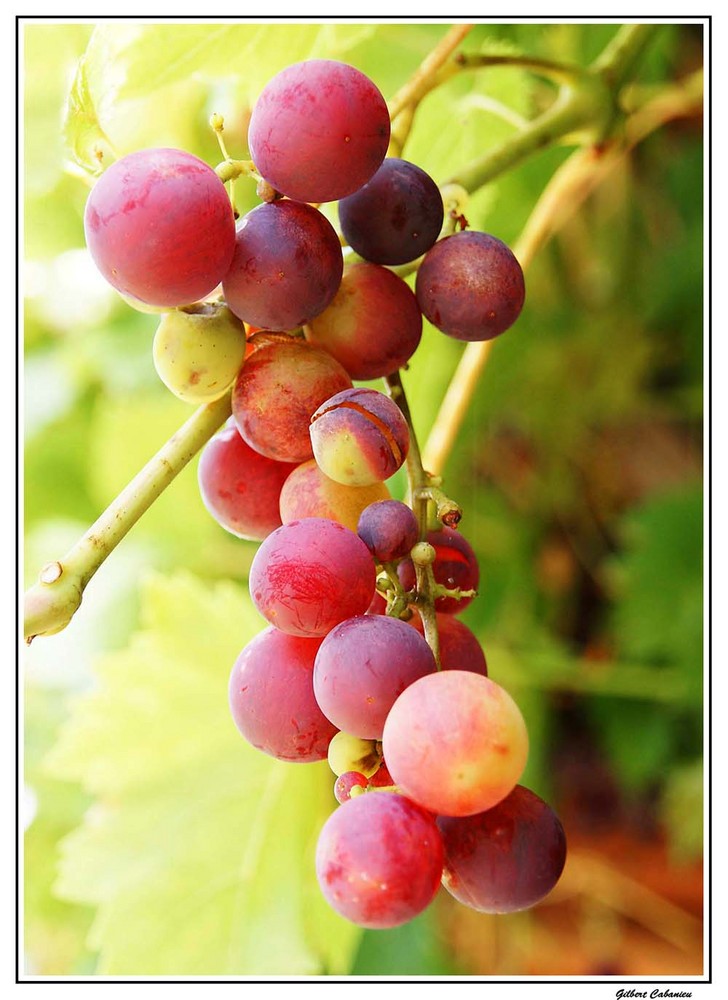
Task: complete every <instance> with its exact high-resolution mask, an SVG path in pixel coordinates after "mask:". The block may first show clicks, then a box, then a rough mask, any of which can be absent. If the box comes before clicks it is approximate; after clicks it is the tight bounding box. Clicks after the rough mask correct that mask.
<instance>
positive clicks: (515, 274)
mask: <svg viewBox="0 0 728 1000" xmlns="http://www.w3.org/2000/svg"><path fill="white" fill-rule="evenodd" d="M415 291H416V295H417V301H418V303H419V306H420V309H421V310H422V312H423V313H424V314H425V316H426V317H427V319H428V320H429V321H430V322H431V323H432V325H433V326H436V327H437V329H438V330H441V331H442V332H443V333H446V334H447V335H448V336H450V337H455V338H456V339H457V340H468V341H474V340H491V339H492V338H493V337H497V336H498V335H499V334H501V333H503V332H504V331H505V330H507V329H508V328H509V327H510V326H512V325H513V324H514V323H515V321H516V320H517V319H518V316H519V315H520V312H521V309H522V308H523V302H524V299H525V295H526V289H525V284H524V280H523V271H522V270H521V265H520V264H519V263H518V261H517V260H516V258H515V257H514V256H513V253H512V252H511V250H510V249H509V248H508V247H507V246H506V244H505V243H503V242H502V241H501V240H499V239H497V238H496V237H495V236H490V235H489V234H488V233H478V232H472V231H469V232H462V233H455V235H454V236H447V237H445V239H442V240H439V241H438V242H437V243H436V244H435V245H434V246H433V247H432V249H431V250H429V251H428V252H427V254H426V255H425V259H424V260H423V261H422V264H421V265H420V268H419V271H418V272H417V281H416V284H415Z"/></svg>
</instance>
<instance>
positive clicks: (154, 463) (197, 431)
mask: <svg viewBox="0 0 728 1000" xmlns="http://www.w3.org/2000/svg"><path fill="white" fill-rule="evenodd" d="M230 412H231V410H230V394H229V393H227V394H226V395H225V396H223V397H222V399H218V400H216V401H215V402H214V403H207V404H206V405H204V406H201V407H200V408H199V409H198V410H196V411H195V413H194V414H193V415H192V416H191V417H190V419H189V420H188V421H187V422H186V423H185V424H183V425H182V427H180V429H179V430H178V431H176V432H175V433H174V434H173V435H172V437H171V438H170V439H169V441H167V442H166V444H165V445H163V447H162V448H161V449H160V450H159V451H158V452H157V454H156V455H155V456H154V458H152V459H151V460H150V461H149V462H147V464H146V465H145V466H144V468H143V469H142V470H141V471H140V472H138V473H137V475H136V476H135V477H134V478H133V479H132V481H131V482H130V483H129V484H128V485H127V486H126V487H125V488H124V489H123V490H122V491H121V493H120V494H119V495H118V496H117V497H116V499H115V500H114V501H113V502H112V503H111V504H110V505H109V507H107V508H106V510H105V511H104V513H103V514H102V515H101V517H99V518H98V520H97V521H95V522H94V524H92V525H91V527H90V528H89V529H88V531H87V532H86V534H85V535H83V536H82V537H81V538H80V539H79V540H78V541H77V542H76V544H75V545H74V546H73V547H72V548H71V549H69V551H68V552H67V553H66V554H65V556H63V557H62V558H61V559H58V560H55V561H53V562H50V563H48V564H47V565H46V566H44V567H43V569H42V570H41V572H40V576H39V578H38V582H37V583H35V584H34V585H33V586H32V587H31V588H30V590H28V591H27V593H26V595H25V607H24V616H25V626H24V633H25V639H26V642H28V643H30V642H31V641H32V640H33V639H34V638H35V637H36V636H38V635H53V634H54V633H56V632H60V631H61V630H62V629H64V628H65V627H66V625H67V624H68V623H69V621H70V620H71V618H72V617H73V615H74V614H75V612H76V610H77V609H78V607H79V605H80V603H81V598H82V596H83V591H84V589H85V587H86V585H87V584H88V582H89V580H90V579H91V577H92V576H93V575H94V573H95V572H96V570H97V569H98V568H99V566H101V564H102V563H103V562H104V560H105V559H106V557H107V556H108V555H110V554H111V552H113V550H114V549H115V548H116V546H117V545H118V544H119V542H120V541H121V540H122V538H123V537H124V536H125V535H126V534H127V532H128V531H129V529H130V528H132V527H133V525H134V524H136V522H137V521H138V520H139V518H140V517H141V516H142V514H143V513H144V511H145V510H147V509H148V508H149V507H150V506H151V505H152V503H154V501H155V500H156V499H157V497H158V496H159V495H160V494H161V493H162V492H163V491H164V490H165V489H166V488H167V487H168V486H169V484H170V483H171V482H172V480H173V479H174V478H175V476H176V475H177V474H178V473H179V472H181V471H182V469H183V468H184V467H185V466H186V465H187V463H188V462H189V461H190V460H191V459H192V458H193V457H194V456H195V455H196V453H197V452H198V451H199V449H200V448H201V447H202V445H203V444H205V442H206V441H207V440H209V438H210V437H212V435H213V434H214V433H215V431H216V430H217V429H218V428H219V427H220V426H221V424H223V423H224V421H225V420H226V419H227V418H228V417H229V416H230Z"/></svg>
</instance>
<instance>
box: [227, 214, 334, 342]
mask: <svg viewBox="0 0 728 1000" xmlns="http://www.w3.org/2000/svg"><path fill="white" fill-rule="evenodd" d="M343 268H344V259H343V257H342V255H341V244H340V243H339V238H338V236H337V235H336V233H335V231H334V228H333V226H332V225H331V223H330V222H329V220H328V219H327V218H326V217H325V216H323V215H322V214H321V213H320V212H319V211H317V210H316V209H315V208H313V207H312V206H311V205H304V204H301V203H300V202H296V201H274V202H271V203H269V204H263V205H258V206H257V208H254V209H252V211H250V212H248V214H247V215H245V216H243V218H242V219H241V220H240V222H239V223H238V227H237V233H236V236H235V253H234V255H233V257H232V263H231V264H230V267H229V269H228V271H227V273H226V274H225V275H224V277H223V283H222V288H223V293H224V295H225V301H226V302H227V304H228V306H229V307H230V309H231V310H232V311H233V312H234V313H235V315H236V316H239V317H240V319H242V320H244V322H246V323H249V324H251V325H252V326H258V327H260V328H261V329H267V330H295V329H296V328H297V327H299V326H302V325H303V324H304V323H308V322H309V320H311V319H313V317H314V316H318V314H319V313H320V312H322V311H323V310H324V309H325V308H326V306H327V305H328V304H329V302H331V300H332V299H333V297H334V295H336V292H337V289H338V287H339V285H340V283H341V275H342V272H343Z"/></svg>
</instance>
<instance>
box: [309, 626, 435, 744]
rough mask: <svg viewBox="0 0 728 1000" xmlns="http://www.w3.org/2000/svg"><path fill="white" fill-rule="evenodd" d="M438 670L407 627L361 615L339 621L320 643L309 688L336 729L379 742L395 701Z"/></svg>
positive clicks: (426, 647) (427, 649)
mask: <svg viewBox="0 0 728 1000" xmlns="http://www.w3.org/2000/svg"><path fill="white" fill-rule="evenodd" d="M436 669H437V667H436V665H435V658H434V656H433V655H432V651H431V649H430V647H429V646H428V645H427V643H426V642H425V640H424V639H423V638H422V637H421V636H420V635H418V634H417V632H416V631H415V630H414V629H412V628H410V627H409V625H407V624H406V623H405V622H401V621H399V619H398V618H387V617H385V616H383V615H364V614H362V615H360V616H359V617H356V618H349V619H347V620H346V621H343V622H341V624H340V625H337V626H336V627H335V628H333V629H332V630H331V631H330V632H329V634H328V635H327V636H326V638H325V639H324V641H323V642H322V644H321V648H320V649H319V651H318V654H317V656H316V664H315V666H314V674H313V689H314V693H315V695H316V701H317V702H318V703H319V705H320V706H321V711H322V712H323V713H324V715H325V716H326V717H327V719H330V720H331V721H332V722H333V723H334V725H335V726H336V728H337V729H341V730H343V731H345V732H347V733H351V734H352V735H354V736H359V737H361V738H362V739H369V740H379V739H381V738H382V731H383V729H384V720H385V719H386V718H387V713H388V712H389V710H390V708H391V707H392V705H393V704H394V702H395V699H396V698H397V696H398V695H399V694H401V692H402V691H404V690H405V688H406V687H408V685H410V684H411V683H412V682H413V681H415V680H417V679H418V678H419V677H424V676H425V675H426V674H431V673H434V671H435V670H436Z"/></svg>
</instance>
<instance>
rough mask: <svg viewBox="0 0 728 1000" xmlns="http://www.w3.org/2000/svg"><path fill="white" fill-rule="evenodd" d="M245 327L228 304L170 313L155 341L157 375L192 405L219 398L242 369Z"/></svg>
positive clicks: (162, 321)
mask: <svg viewBox="0 0 728 1000" xmlns="http://www.w3.org/2000/svg"><path fill="white" fill-rule="evenodd" d="M245 346H246V342H245V327H244V326H243V324H242V323H241V321H240V320H239V319H238V318H237V316H234V315H233V313H231V312H230V310H229V309H228V307H227V306H226V305H224V304H223V303H222V302H199V303H196V304H195V305H191V306H183V307H182V308H180V309H175V310H174V311H173V312H168V313H165V315H164V316H163V317H162V319H161V321H160V323H159V326H158V327H157V332H156V334H155V337H154V345H153V348H152V353H153V355H154V367H155V368H156V370H157V374H158V375H159V377H160V378H161V380H162V381H163V382H164V384H165V385H166V386H167V388H168V389H169V390H170V391H171V392H173V393H174V394H175V396H178V397H179V398H180V399H182V400H184V401H185V402H186V403H195V404H199V403H210V402H212V401H213V400H214V399H219V398H220V396H222V395H223V393H225V392H226V391H227V390H228V389H229V388H230V386H231V385H232V383H233V382H234V381H235V376H236V375H237V374H238V372H239V371H240V368H241V366H242V364H243V359H244V357H245Z"/></svg>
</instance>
